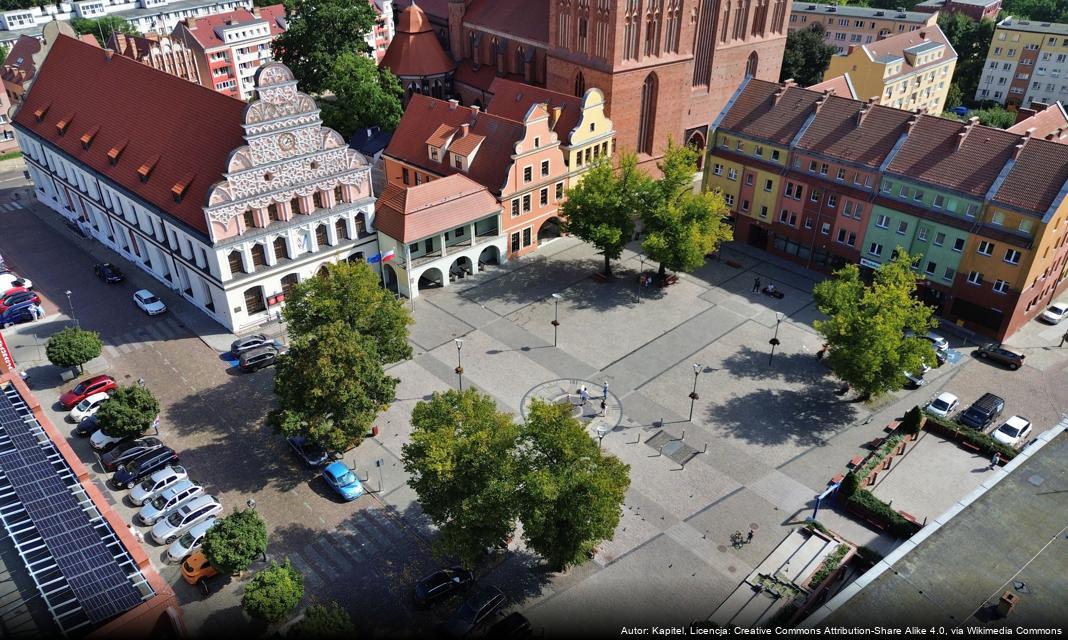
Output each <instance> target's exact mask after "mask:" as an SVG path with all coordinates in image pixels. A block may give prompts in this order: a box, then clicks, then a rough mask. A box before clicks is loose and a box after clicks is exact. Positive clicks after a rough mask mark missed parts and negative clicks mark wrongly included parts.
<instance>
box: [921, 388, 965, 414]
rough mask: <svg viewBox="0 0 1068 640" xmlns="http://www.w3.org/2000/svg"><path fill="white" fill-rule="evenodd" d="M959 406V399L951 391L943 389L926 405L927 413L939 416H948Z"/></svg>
mask: <svg viewBox="0 0 1068 640" xmlns="http://www.w3.org/2000/svg"><path fill="white" fill-rule="evenodd" d="M958 406H960V400H959V399H958V398H957V396H955V395H953V394H952V393H948V392H946V391H943V392H942V393H940V394H938V395H937V396H935V398H934V400H931V402H930V403H929V404H928V405H927V413H929V414H931V415H933V416H938V417H940V418H948V417H949V416H950V414H952V413H953V412H954V411H956V410H957V407H958Z"/></svg>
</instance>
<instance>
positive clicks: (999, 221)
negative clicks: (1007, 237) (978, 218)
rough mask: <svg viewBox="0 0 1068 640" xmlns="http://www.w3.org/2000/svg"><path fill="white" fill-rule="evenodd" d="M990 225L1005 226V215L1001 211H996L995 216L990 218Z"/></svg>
mask: <svg viewBox="0 0 1068 640" xmlns="http://www.w3.org/2000/svg"><path fill="white" fill-rule="evenodd" d="M990 224H993V225H997V226H999V227H1000V226H1003V225H1004V224H1005V214H1004V213H1002V212H1000V211H995V212H994V215H992V216H990Z"/></svg>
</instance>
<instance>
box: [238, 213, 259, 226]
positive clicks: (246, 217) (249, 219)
mask: <svg viewBox="0 0 1068 640" xmlns="http://www.w3.org/2000/svg"><path fill="white" fill-rule="evenodd" d="M241 220H242V221H243V222H244V223H245V228H246V229H251V228H252V227H254V226H256V224H255V216H253V214H252V210H251V209H247V210H246V211H245V213H243V214H241Z"/></svg>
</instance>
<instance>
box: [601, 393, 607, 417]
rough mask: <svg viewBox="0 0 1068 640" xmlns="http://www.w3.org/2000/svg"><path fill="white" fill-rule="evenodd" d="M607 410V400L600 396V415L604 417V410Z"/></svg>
mask: <svg viewBox="0 0 1068 640" xmlns="http://www.w3.org/2000/svg"><path fill="white" fill-rule="evenodd" d="M606 411H608V401H607V400H605V399H604V398H601V417H602V418H603V417H604V414H605V412H606Z"/></svg>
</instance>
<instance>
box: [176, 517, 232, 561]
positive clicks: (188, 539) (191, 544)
mask: <svg viewBox="0 0 1068 640" xmlns="http://www.w3.org/2000/svg"><path fill="white" fill-rule="evenodd" d="M218 521H219V519H218V518H208V519H207V520H205V521H204V522H201V523H200V524H198V525H196V526H195V527H193V528H192V529H190V530H189V531H186V532H185V533H184V534H183V535H182V537H181V538H178V539H177V540H175V541H174V542H172V543H171V546H169V547H167V553H165V554H164V555H163V560H164V561H165V562H178V561H180V560H181V559H182V558H184V557H186V556H187V555H189V554H191V553H193V552H194V551H196V550H197V549H199V548H200V545H201V544H203V543H204V535H205V534H206V533H207V532H208V529H210V528H212V527H214V526H215V523H216V522H218ZM204 559H205V560H207V557H205V558H204Z"/></svg>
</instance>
